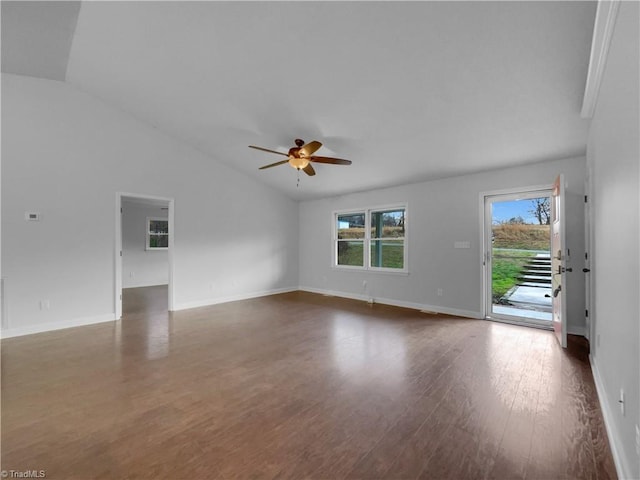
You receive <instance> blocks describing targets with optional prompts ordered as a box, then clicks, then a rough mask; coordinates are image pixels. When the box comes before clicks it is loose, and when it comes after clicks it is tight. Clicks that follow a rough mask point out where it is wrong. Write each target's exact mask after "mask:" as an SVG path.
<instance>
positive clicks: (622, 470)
mask: <svg viewBox="0 0 640 480" xmlns="http://www.w3.org/2000/svg"><path fill="white" fill-rule="evenodd" d="M589 363H590V364H591V371H592V372H593V380H594V381H595V384H596V392H597V393H598V400H600V407H601V409H602V416H603V417H604V426H605V429H606V431H607V437H608V438H609V445H611V454H612V455H613V462H614V463H615V465H616V471H617V473H618V478H620V479H631V478H632V477H631V467H630V466H629V465H628V464H627V461H626V459H625V458H624V454H623V449H622V446H621V445H620V441H621V440H620V438H621V437H620V433H619V432H618V429H617V427H616V424H615V422H614V421H613V418H614V416H613V415H614V413H613V412H614V411H613V410H612V409H611V404H610V403H609V400H607V395H606V391H605V388H604V383H603V382H602V378H601V377H600V372H599V370H598V365H597V363H596V359H595V358H594V357H593V356H591V355H589ZM616 407H617V405H616Z"/></svg>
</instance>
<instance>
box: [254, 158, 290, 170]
mask: <svg viewBox="0 0 640 480" xmlns="http://www.w3.org/2000/svg"><path fill="white" fill-rule="evenodd" d="M288 162H289V160H282V161H280V162H276V163H270V164H269V165H265V166H264V167H260V168H259V169H258V170H264V169H265V168H271V167H277V166H278V165H282V164H283V163H288Z"/></svg>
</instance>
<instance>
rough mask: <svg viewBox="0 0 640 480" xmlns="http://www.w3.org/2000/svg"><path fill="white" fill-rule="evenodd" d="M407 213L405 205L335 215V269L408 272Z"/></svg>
mask: <svg viewBox="0 0 640 480" xmlns="http://www.w3.org/2000/svg"><path fill="white" fill-rule="evenodd" d="M406 210H407V209H406V206H405V205H403V206H400V207H389V208H376V209H367V210H362V211H353V212H337V213H335V217H334V220H335V237H334V239H335V240H334V244H335V245H334V252H335V259H334V266H336V267H343V268H354V269H365V270H380V271H399V272H406V271H407V268H406V263H407V262H406V259H407V251H406V250H407V249H406V245H405V238H406ZM366 225H368V228H367V227H365V226H366Z"/></svg>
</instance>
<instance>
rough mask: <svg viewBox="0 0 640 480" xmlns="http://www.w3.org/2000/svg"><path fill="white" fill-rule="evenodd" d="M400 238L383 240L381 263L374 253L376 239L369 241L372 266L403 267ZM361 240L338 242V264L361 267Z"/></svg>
mask: <svg viewBox="0 0 640 480" xmlns="http://www.w3.org/2000/svg"><path fill="white" fill-rule="evenodd" d="M403 243H404V242H403V241H402V240H384V243H383V244H382V246H381V247H382V264H378V262H377V261H376V260H377V255H376V245H375V244H376V241H373V242H371V257H372V260H373V262H372V263H373V265H372V266H374V267H384V268H403V267H404V246H403ZM363 245H364V244H363V242H357V241H350V242H339V245H338V265H349V266H357V267H362V266H363V265H364V260H363V258H364V257H363Z"/></svg>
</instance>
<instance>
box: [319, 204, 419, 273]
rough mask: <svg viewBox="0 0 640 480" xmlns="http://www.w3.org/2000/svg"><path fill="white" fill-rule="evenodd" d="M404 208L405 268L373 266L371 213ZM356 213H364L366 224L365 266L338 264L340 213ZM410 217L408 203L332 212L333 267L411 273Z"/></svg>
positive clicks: (355, 270) (358, 270)
mask: <svg viewBox="0 0 640 480" xmlns="http://www.w3.org/2000/svg"><path fill="white" fill-rule="evenodd" d="M399 209H403V210H404V221H405V227H404V237H402V240H403V246H404V249H403V254H404V257H403V262H402V264H403V268H386V267H372V266H371V240H372V238H371V228H369V226H370V225H371V213H372V212H379V211H389V210H399ZM355 213H364V216H365V218H364V224H365V233H364V238H363V239H362V241H363V249H364V259H363V260H364V266H362V267H360V266H355V265H338V215H350V214H355ZM408 217H409V207H408V205H407V204H406V203H396V204H389V205H381V206H372V207H366V208H351V209H348V210H334V211H333V212H332V217H331V220H332V244H331V251H332V255H331V267H332V268H334V269H336V270H343V271H351V272H374V273H386V274H396V275H408V274H409V267H408V265H409V242H408V239H409V230H408V225H409V222H408Z"/></svg>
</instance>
